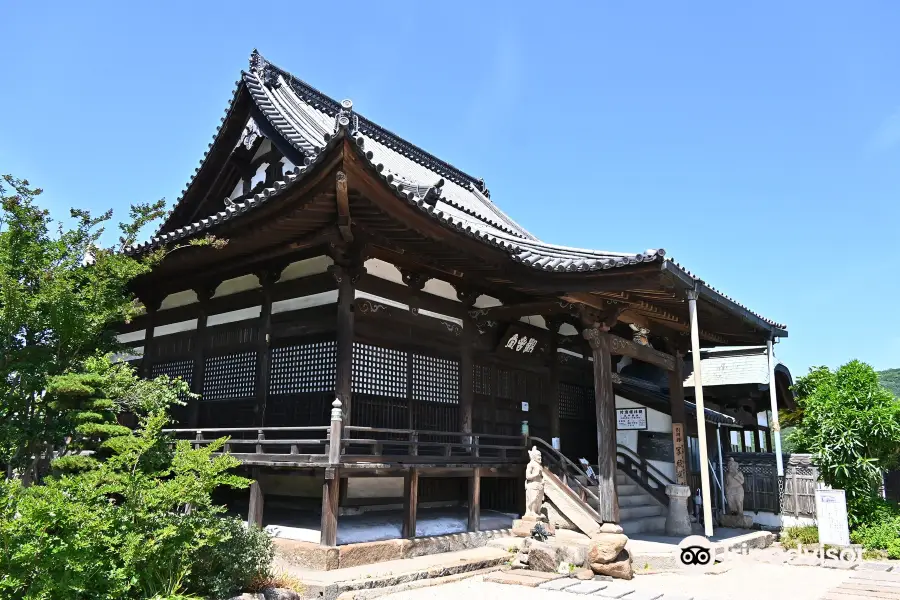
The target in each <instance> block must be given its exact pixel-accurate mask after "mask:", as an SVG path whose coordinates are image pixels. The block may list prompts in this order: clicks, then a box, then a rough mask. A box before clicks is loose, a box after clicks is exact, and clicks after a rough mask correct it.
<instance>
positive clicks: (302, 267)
mask: <svg viewBox="0 0 900 600" xmlns="http://www.w3.org/2000/svg"><path fill="white" fill-rule="evenodd" d="M333 264H334V261H333V260H331V257H330V256H317V257H315V258H307V259H305V260H298V261H297V262H292V263H291V264H289V265H288V266H287V267H285V269H284V271H282V272H281V278H279V280H278V281H288V280H290V279H300V278H301V277H309V276H310V275H318V274H320V273H324V272H326V271H327V270H328V267H330V266H331V265H333Z"/></svg>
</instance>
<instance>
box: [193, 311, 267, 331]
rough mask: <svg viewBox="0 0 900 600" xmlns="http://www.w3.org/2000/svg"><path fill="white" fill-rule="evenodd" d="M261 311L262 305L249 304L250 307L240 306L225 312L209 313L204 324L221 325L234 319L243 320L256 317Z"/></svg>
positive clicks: (209, 325)
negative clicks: (240, 307)
mask: <svg viewBox="0 0 900 600" xmlns="http://www.w3.org/2000/svg"><path fill="white" fill-rule="evenodd" d="M261 313H262V306H251V307H250V308H242V309H240V310H232V311H230V312H226V313H219V314H217V315H210V316H209V317H208V318H207V319H206V326H207V327H212V326H214V325H222V324H224V323H233V322H235V321H243V320H244V319H258V318H259V315H260V314H261Z"/></svg>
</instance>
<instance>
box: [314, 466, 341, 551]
mask: <svg viewBox="0 0 900 600" xmlns="http://www.w3.org/2000/svg"><path fill="white" fill-rule="evenodd" d="M339 471H340V469H337V468H334V467H328V468H327V469H325V486H324V487H323V488H322V524H321V535H320V538H319V543H320V544H321V545H322V546H337V515H338V504H339V502H338V499H339V496H340V487H341V479H340V474H339Z"/></svg>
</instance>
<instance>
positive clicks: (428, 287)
mask: <svg viewBox="0 0 900 600" xmlns="http://www.w3.org/2000/svg"><path fill="white" fill-rule="evenodd" d="M422 291H424V292H428V293H429V294H434V295H435V296H440V297H441V298H447V299H448V300H454V301H456V302H459V298H457V297H456V288H454V287H453V286H452V285H450V284H449V283H447V282H446V281H442V280H440V279H429V280H428V281H427V282H426V283H425V287H423V288H422Z"/></svg>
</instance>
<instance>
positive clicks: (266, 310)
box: [255, 267, 284, 427]
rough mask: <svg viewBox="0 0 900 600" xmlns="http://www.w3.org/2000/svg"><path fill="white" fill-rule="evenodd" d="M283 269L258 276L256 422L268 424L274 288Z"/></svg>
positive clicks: (262, 424) (275, 269) (277, 268)
mask: <svg viewBox="0 0 900 600" xmlns="http://www.w3.org/2000/svg"><path fill="white" fill-rule="evenodd" d="M283 270H284V269H283V268H281V267H275V268H273V269H271V270H266V271H262V272H260V273H258V274H257V277H258V278H259V283H260V285H261V286H262V308H261V309H260V312H259V332H258V333H257V340H256V409H255V410H256V422H257V423H259V426H260V427H263V426H265V424H266V400H267V398H268V395H269V357H270V353H271V349H270V347H269V346H270V344H271V339H272V335H271V334H272V286H274V285H275V282H276V281H278V278H279V277H281V271H283Z"/></svg>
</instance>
